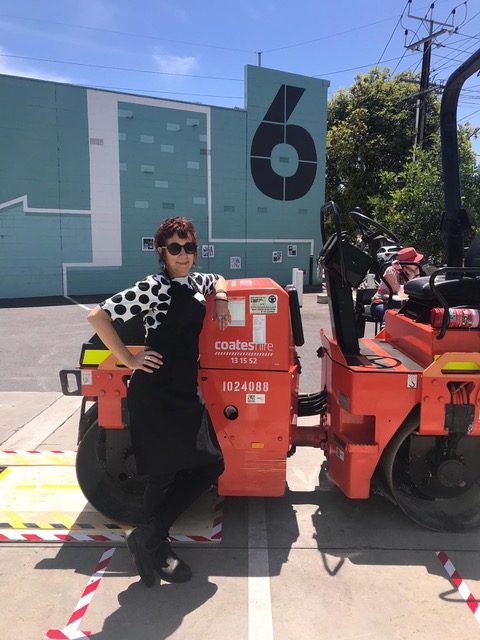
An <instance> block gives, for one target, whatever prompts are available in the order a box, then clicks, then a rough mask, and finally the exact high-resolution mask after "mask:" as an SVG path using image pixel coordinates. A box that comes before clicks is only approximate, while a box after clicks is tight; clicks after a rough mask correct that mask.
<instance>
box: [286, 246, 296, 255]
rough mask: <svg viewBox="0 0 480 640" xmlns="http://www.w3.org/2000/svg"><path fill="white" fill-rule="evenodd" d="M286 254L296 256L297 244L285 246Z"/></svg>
mask: <svg viewBox="0 0 480 640" xmlns="http://www.w3.org/2000/svg"><path fill="white" fill-rule="evenodd" d="M287 256H288V257H289V258H296V257H297V245H296V244H289V245H288V246H287Z"/></svg>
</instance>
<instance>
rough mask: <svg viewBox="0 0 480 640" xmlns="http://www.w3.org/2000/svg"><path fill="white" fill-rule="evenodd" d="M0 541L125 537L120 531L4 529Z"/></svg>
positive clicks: (115, 540)
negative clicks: (87, 531) (79, 531)
mask: <svg viewBox="0 0 480 640" xmlns="http://www.w3.org/2000/svg"><path fill="white" fill-rule="evenodd" d="M0 542H119V543H124V542H125V538H124V536H123V535H121V534H119V533H103V532H102V533H90V534H86V533H73V532H72V531H68V530H66V531H65V533H59V532H58V531H51V530H44V531H40V530H38V529H36V530H35V531H25V530H23V531H19V530H18V529H15V530H13V531H4V532H3V533H0Z"/></svg>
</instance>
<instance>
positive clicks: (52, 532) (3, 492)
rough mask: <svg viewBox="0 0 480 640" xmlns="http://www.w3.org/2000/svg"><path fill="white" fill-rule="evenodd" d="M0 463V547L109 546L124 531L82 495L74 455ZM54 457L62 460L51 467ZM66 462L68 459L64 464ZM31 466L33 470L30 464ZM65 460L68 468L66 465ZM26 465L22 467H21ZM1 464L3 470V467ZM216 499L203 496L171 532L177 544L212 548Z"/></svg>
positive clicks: (217, 534) (10, 456)
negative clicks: (27, 544)
mask: <svg viewBox="0 0 480 640" xmlns="http://www.w3.org/2000/svg"><path fill="white" fill-rule="evenodd" d="M3 454H4V456H5V457H4V458H0V460H1V464H0V509H1V510H0V542H22V541H25V542H107V541H108V542H115V543H119V544H124V536H123V534H124V530H125V529H127V528H129V527H128V525H122V524H120V523H118V522H114V521H111V520H109V519H108V518H106V517H105V516H103V515H102V514H100V513H99V512H98V511H97V510H96V509H94V507H92V505H91V504H90V503H89V502H88V500H87V499H86V498H85V496H84V495H83V493H82V491H81V489H80V487H79V484H78V481H77V477H76V471H75V466H74V454H75V452H73V451H72V452H65V451H63V452H59V451H57V452H49V451H45V452H41V454H40V455H39V454H37V452H28V451H27V452H19V451H16V452H3ZM55 456H63V457H61V458H60V460H61V461H59V462H57V463H55ZM66 456H69V458H67V457H66ZM32 459H35V460H37V461H38V462H37V465H34V464H32V463H31V460H32ZM67 459H69V460H70V461H71V462H70V464H66V461H67ZM25 461H26V462H25ZM6 462H7V464H6ZM218 504H219V503H218V496H217V494H216V492H215V491H207V492H205V494H204V495H203V496H201V498H200V499H199V500H197V502H196V503H195V504H194V505H192V506H191V507H190V509H188V510H187V511H186V512H185V513H184V514H183V515H182V516H181V518H179V520H178V521H177V522H176V523H175V526H174V527H172V530H171V537H172V539H173V540H177V541H180V542H191V541H194V542H214V541H215V542H218V541H220V540H221V530H222V519H223V517H222V516H221V515H219V506H218Z"/></svg>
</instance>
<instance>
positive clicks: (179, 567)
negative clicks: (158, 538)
mask: <svg viewBox="0 0 480 640" xmlns="http://www.w3.org/2000/svg"><path fill="white" fill-rule="evenodd" d="M153 568H154V569H155V571H157V572H158V573H159V574H160V577H161V578H162V580H166V581H167V582H188V580H190V578H191V577H192V570H191V569H190V567H189V566H188V564H187V563H186V562H184V561H183V560H180V558H179V557H178V556H177V555H176V554H175V552H174V551H172V549H171V547H170V542H169V540H168V539H164V540H162V542H161V543H160V545H159V546H158V547H157V549H156V551H155V559H154V564H153Z"/></svg>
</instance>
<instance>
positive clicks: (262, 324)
mask: <svg viewBox="0 0 480 640" xmlns="http://www.w3.org/2000/svg"><path fill="white" fill-rule="evenodd" d="M228 296H229V307H230V311H231V314H232V323H231V325H230V326H229V327H228V328H227V329H226V330H225V331H220V330H219V328H218V324H217V323H214V322H208V321H207V322H205V324H204V328H203V331H202V334H201V336H200V375H199V382H200V388H201V391H202V394H203V396H204V398H205V403H206V406H207V408H208V411H209V412H210V416H211V418H212V422H213V424H214V426H215V430H216V433H217V437H218V439H219V442H220V446H221V448H222V451H223V454H224V457H225V472H224V473H223V475H222V476H221V477H220V479H219V487H218V490H219V493H220V494H221V495H250V496H279V495H282V494H283V493H284V491H285V483H286V460H287V453H288V450H289V448H290V445H291V434H292V432H293V430H294V429H295V427H296V424H297V405H298V364H297V361H296V352H295V346H294V343H293V336H292V330H291V322H290V309H289V296H288V293H287V292H286V291H285V290H284V289H282V288H281V287H280V286H279V285H278V284H276V283H275V282H274V281H273V280H271V279H269V278H255V279H239V280H230V281H229V282H228ZM212 313H213V301H212V300H211V299H209V300H207V318H210V317H211V316H212Z"/></svg>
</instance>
